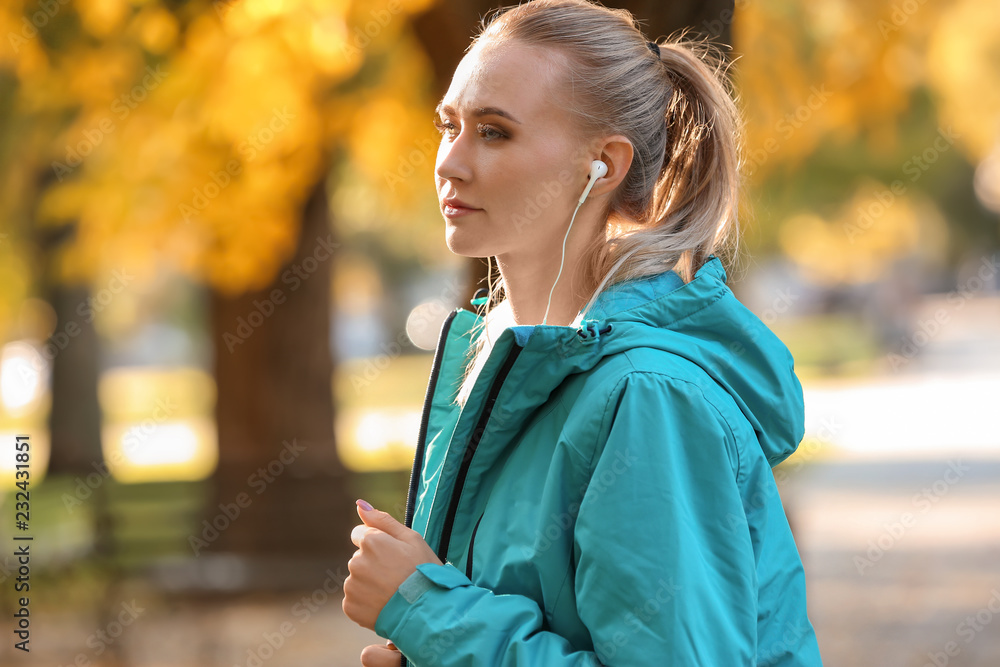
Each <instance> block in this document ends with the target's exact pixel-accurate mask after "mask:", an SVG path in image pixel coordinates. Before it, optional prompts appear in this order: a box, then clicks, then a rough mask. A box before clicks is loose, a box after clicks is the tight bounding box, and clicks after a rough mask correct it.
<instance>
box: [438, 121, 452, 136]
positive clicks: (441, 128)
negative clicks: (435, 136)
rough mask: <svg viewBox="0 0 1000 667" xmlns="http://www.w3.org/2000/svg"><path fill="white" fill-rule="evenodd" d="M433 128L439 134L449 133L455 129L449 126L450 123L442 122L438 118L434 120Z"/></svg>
mask: <svg viewBox="0 0 1000 667" xmlns="http://www.w3.org/2000/svg"><path fill="white" fill-rule="evenodd" d="M434 127H436V128H437V129H438V132H440V133H441V134H445V133H450V132H452V131H453V130H454V129H455V126H454V125H452V124H451V121H442V120H440V119H438V118H435V119H434Z"/></svg>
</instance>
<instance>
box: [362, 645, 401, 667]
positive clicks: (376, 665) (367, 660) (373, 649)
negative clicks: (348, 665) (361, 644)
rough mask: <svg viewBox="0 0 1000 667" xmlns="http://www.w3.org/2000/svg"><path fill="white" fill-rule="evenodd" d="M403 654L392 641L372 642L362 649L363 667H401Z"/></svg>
mask: <svg viewBox="0 0 1000 667" xmlns="http://www.w3.org/2000/svg"><path fill="white" fill-rule="evenodd" d="M402 655H403V654H402V653H400V652H399V649H398V648H396V646H395V644H393V643H392V642H388V643H387V644H386V645H385V646H382V645H381V644H372V645H371V646H366V647H365V648H364V649H363V650H362V651H361V667H399V664H400V660H399V658H400V656H402Z"/></svg>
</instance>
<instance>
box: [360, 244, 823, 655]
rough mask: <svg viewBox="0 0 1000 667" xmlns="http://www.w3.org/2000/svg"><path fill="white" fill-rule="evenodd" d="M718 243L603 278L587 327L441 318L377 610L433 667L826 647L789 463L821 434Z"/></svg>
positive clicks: (386, 632)
mask: <svg viewBox="0 0 1000 667" xmlns="http://www.w3.org/2000/svg"><path fill="white" fill-rule="evenodd" d="M725 281H726V274H725V271H724V269H723V267H722V264H721V262H720V261H719V259H718V258H716V257H712V258H710V259H709V261H708V262H707V263H706V264H705V265H704V266H703V267H702V268H701V269H700V270H699V271H698V272H697V275H696V276H695V277H694V279H693V280H692V281H690V282H689V283H687V284H684V283H683V281H682V280H681V279H680V278H679V277H678V275H677V274H676V273H674V272H673V271H668V272H665V273H660V274H658V275H655V276H647V277H643V278H639V279H635V280H631V281H627V282H624V283H618V284H616V285H613V286H612V287H611V288H609V289H607V290H605V291H604V292H603V293H602V294H601V295H600V296H599V297H598V300H597V301H596V303H595V304H594V306H593V307H592V308H591V310H590V311H589V312H588V313H587V315H588V317H587V319H586V320H585V321H584V322H583V324H582V325H581V326H580V327H579V328H575V327H569V326H552V325H537V326H534V325H532V326H527V325H526V326H513V327H508V328H506V329H504V330H503V332H502V334H501V335H500V336H499V337H498V338H497V340H496V343H495V346H494V348H493V350H492V351H491V352H490V356H489V357H488V360H487V361H486V365H485V366H484V367H483V369H482V371H481V372H480V375H479V377H478V378H477V380H476V384H475V386H474V388H473V390H472V392H471V394H470V396H469V398H468V401H467V403H466V405H465V407H464V408H463V409H460V408H459V407H458V405H457V404H455V403H454V397H455V395H456V394H457V391H458V388H459V384H460V376H461V373H462V371H463V367H462V359H463V356H464V353H465V352H466V350H467V349H468V347H469V345H471V344H472V339H471V330H472V328H473V326H474V325H475V324H476V323H477V321H478V320H479V319H480V316H479V315H477V314H476V313H473V312H470V311H468V310H465V309H461V308H456V309H455V310H454V311H452V312H451V313H450V314H449V316H448V318H447V320H446V321H445V323H444V325H443V326H442V329H441V338H440V340H439V342H438V346H437V350H436V352H435V355H434V362H433V367H432V371H431V376H430V381H429V383H428V387H427V395H426V399H425V404H424V412H423V418H422V421H421V428H420V437H419V439H418V443H417V453H416V457H415V460H414V469H413V477H412V479H411V483H410V493H409V499H408V503H407V505H408V506H407V516H406V522H407V525H409V526H410V527H412V528H413V529H414V530H416V531H417V532H419V533H420V534H422V535H423V536H424V539H425V540H426V541H427V543H428V544H429V545H430V546H431V547H432V548H434V549H435V551H436V552H437V554H438V556H439V558H440V559H441V560H442V562H444V563H445V564H444V565H438V564H436V563H424V564H422V565H419V566H417V570H416V571H415V572H414V573H413V574H412V575H411V576H410V577H409V578H408V579H407V580H406V581H404V582H403V583H402V584H401V585H400V586H399V588H398V589H397V591H396V592H395V593H394V594H393V596H392V598H391V599H390V600H389V602H388V603H387V604H386V606H385V607H384V608H383V609H382V611H381V613H380V614H379V616H378V619H377V621H376V623H375V631H376V633H377V634H379V635H380V636H381V637H384V638H387V639H391V640H392V641H393V643H395V645H396V646H397V647H398V648H399V649H400V651H402V653H403V655H404V658H403V659H402V660H401V662H402V663H403V664H406V662H407V661H409V663H410V664H412V665H416V666H417V667H453V666H455V667H457V666H458V665H469V666H473V665H475V666H482V667H493V666H497V667H499V666H511V667H512V666H514V665H518V666H525V665H531V666H533V667H562V666H569V665H606V666H617V665H622V666H628V667H637V666H640V665H667V666H670V665H684V666H689V665H705V666H709V667H737V666H743V665H775V666H778V665H780V666H781V667H793V666H794V667H814V666H818V665H821V661H820V656H819V650H818V647H817V643H816V637H815V634H814V632H813V628H812V625H811V624H810V622H809V619H808V616H807V614H806V592H805V578H804V574H803V570H802V563H801V560H800V558H799V554H798V551H797V550H796V547H795V543H794V541H793V539H792V533H791V531H790V530H789V527H788V522H787V520H786V518H785V513H784V510H783V508H782V505H781V499H780V497H779V495H778V491H777V488H776V487H775V482H774V477H773V475H772V472H771V467H772V466H775V465H777V464H778V463H779V462H781V461H782V460H784V459H785V458H787V457H788V456H789V455H790V454H791V453H792V452H793V451H794V450H795V448H796V447H797V446H798V443H799V441H800V440H801V438H802V435H803V418H804V415H803V412H804V410H803V403H802V389H801V386H800V384H799V382H798V379H797V378H796V376H795V373H794V370H793V361H792V357H791V354H790V353H789V352H788V350H787V348H786V347H785V346H784V345H783V344H782V343H781V341H780V340H778V338H777V337H775V335H774V334H773V333H772V332H771V331H770V330H769V329H768V328H767V327H766V326H765V325H764V324H763V323H762V322H761V321H760V320H759V319H758V318H757V317H756V316H754V315H753V314H752V313H751V312H750V311H749V310H747V309H746V308H745V307H744V306H743V305H742V304H741V303H740V302H739V301H738V300H737V299H736V297H735V296H734V295H733V293H732V292H731V291H730V289H729V288H728V287H727V286H726V282H725Z"/></svg>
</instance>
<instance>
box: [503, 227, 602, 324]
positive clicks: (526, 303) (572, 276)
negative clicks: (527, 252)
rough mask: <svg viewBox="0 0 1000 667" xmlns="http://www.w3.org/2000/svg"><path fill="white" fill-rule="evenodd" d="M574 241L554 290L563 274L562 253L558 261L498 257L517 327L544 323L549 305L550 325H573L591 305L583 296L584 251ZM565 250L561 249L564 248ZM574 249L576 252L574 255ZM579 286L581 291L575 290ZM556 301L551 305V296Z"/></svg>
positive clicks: (568, 248)
mask: <svg viewBox="0 0 1000 667" xmlns="http://www.w3.org/2000/svg"><path fill="white" fill-rule="evenodd" d="M572 241H573V239H572V238H570V239H569V241H568V242H567V244H566V259H565V261H564V262H563V269H562V275H560V276H559V282H558V283H557V284H556V286H555V290H554V291H552V285H553V283H555V282H556V275H557V274H558V273H559V256H560V255H559V253H557V254H556V257H555V261H552V260H551V259H549V258H545V259H544V260H541V259H536V258H528V257H511V256H510V254H507V255H498V256H497V265H498V267H499V268H500V275H501V276H502V277H503V283H504V292H505V294H506V299H507V302H508V304H509V306H510V312H511V316H512V318H513V320H514V322H515V323H516V324H519V325H522V324H541V323H542V319H543V318H545V308H546V305H548V318H547V319H546V320H545V324H546V325H554V326H569V325H570V324H572V322H573V320H575V319H576V316H577V315H578V314H579V312H580V309H581V308H583V306H584V305H585V304H586V303H587V299H589V298H590V294H589V293H588V294H581V293H580V289H579V285H580V282H581V281H580V277H579V276H578V275H577V269H578V267H579V266H580V262H579V258H580V255H581V254H582V250H583V249H582V248H573V247H571V246H572ZM560 249H561V246H560ZM571 250H573V252H571ZM574 285H576V286H577V289H573V286H574ZM550 291H551V293H552V302H551V304H549V293H550Z"/></svg>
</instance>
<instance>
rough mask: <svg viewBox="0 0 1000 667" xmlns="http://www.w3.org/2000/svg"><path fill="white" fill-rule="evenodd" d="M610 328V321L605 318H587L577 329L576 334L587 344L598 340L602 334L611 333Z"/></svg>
mask: <svg viewBox="0 0 1000 667" xmlns="http://www.w3.org/2000/svg"><path fill="white" fill-rule="evenodd" d="M611 328H612V327H611V322H607V321H606V320H587V321H586V322H584V323H583V324H582V325H581V326H580V327H579V328H578V329H577V331H576V334H577V335H578V336H579V337H580V338H581V339H583V342H584V343H586V344H588V345H589V344H591V343H595V342H597V341H598V340H600V339H601V335H602V334H608V333H611Z"/></svg>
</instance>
